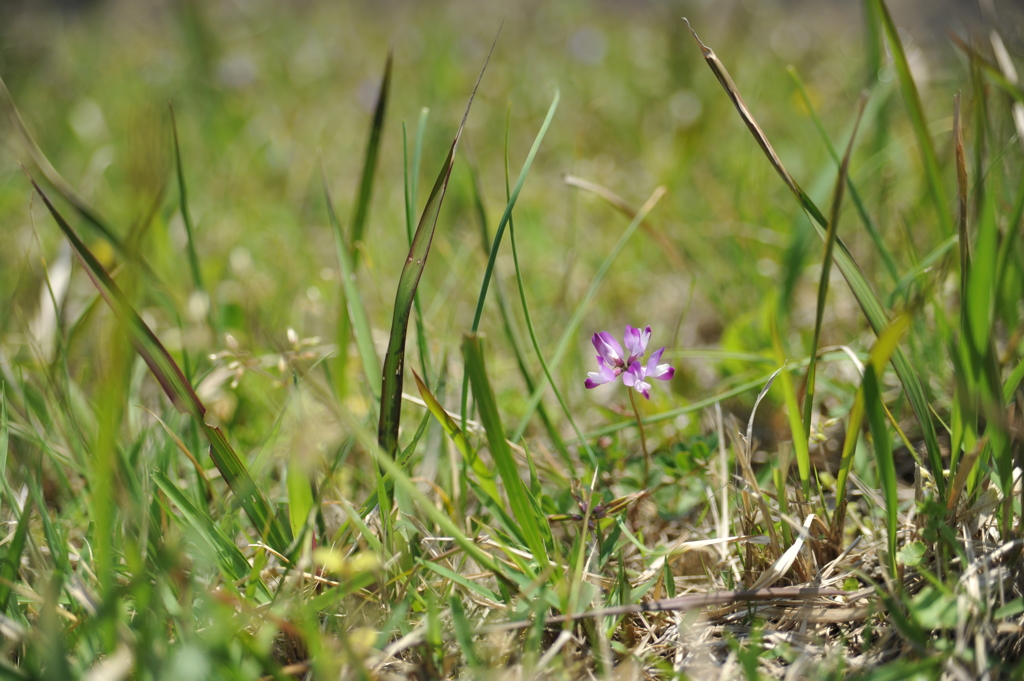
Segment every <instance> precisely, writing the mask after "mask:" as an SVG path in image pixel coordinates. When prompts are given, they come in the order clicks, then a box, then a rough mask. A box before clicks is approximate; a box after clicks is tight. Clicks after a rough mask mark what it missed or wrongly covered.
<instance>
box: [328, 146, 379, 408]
mask: <svg viewBox="0 0 1024 681" xmlns="http://www.w3.org/2000/svg"><path fill="white" fill-rule="evenodd" d="M320 178H321V180H322V182H323V187H324V202H325V203H326V204H327V215H328V217H329V218H330V221H331V229H332V230H333V231H334V246H335V250H336V251H337V254H338V266H339V267H340V268H341V288H342V292H343V293H344V298H345V310H346V313H347V317H348V320H349V324H350V328H351V329H352V334H353V335H354V336H355V340H356V348H357V350H358V351H359V360H360V361H361V362H362V364H363V374H364V375H365V376H366V382H367V384H368V385H369V387H370V393H371V394H372V395H373V398H374V399H375V400H377V399H380V391H381V381H380V375H379V374H378V373H377V372H378V371H379V367H380V360H379V359H378V358H377V351H376V350H375V349H374V347H373V335H372V332H371V331H370V321H369V320H368V319H367V317H366V309H365V308H364V307H363V298H362V296H361V294H360V293H359V285H358V284H357V282H356V279H355V272H356V271H355V265H354V263H353V262H352V259H351V256H350V252H349V250H348V248H346V247H345V241H344V235H343V234H342V231H341V223H339V222H338V216H337V214H336V213H335V212H334V202H333V201H332V200H331V190H330V188H329V187H328V186H327V174H326V173H325V172H324V169H323V165H321V166H320ZM345 340H346V341H347V337H346V339H345ZM338 352H339V353H345V348H344V347H339V348H338Z"/></svg>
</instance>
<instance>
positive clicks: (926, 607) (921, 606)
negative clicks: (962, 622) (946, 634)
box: [910, 586, 957, 631]
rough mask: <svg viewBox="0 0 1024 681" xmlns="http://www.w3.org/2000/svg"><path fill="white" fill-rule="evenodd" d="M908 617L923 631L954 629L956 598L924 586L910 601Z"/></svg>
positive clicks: (951, 594)
mask: <svg viewBox="0 0 1024 681" xmlns="http://www.w3.org/2000/svg"><path fill="white" fill-rule="evenodd" d="M910 616H911V617H913V618H914V620H915V621H916V622H917V624H918V625H919V626H920V627H921V628H922V629H925V630H928V631H931V630H935V629H955V628H956V624H957V596H956V594H953V593H946V592H943V591H940V590H938V589H936V588H935V587H932V586H926V587H924V588H923V589H921V590H920V591H919V592H918V593H916V594H914V597H913V598H911V599H910Z"/></svg>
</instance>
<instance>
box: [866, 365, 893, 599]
mask: <svg viewBox="0 0 1024 681" xmlns="http://www.w3.org/2000/svg"><path fill="white" fill-rule="evenodd" d="M863 393H864V400H863V403H864V413H865V415H866V416H867V419H868V426H869V427H870V429H871V440H872V444H873V445H874V450H875V464H876V466H877V467H878V480H879V482H880V483H881V487H882V498H883V499H884V500H885V520H886V529H887V533H886V535H887V540H888V542H887V543H888V547H889V550H888V556H886V558H887V559H888V563H889V576H890V578H891V579H895V578H896V532H897V529H898V523H897V511H898V505H899V500H898V499H897V498H896V463H895V461H894V459H893V455H892V439H891V437H890V435H889V428H888V427H887V426H886V423H885V410H884V409H883V408H882V394H881V390H880V389H879V386H878V378H877V377H876V374H875V366H874V363H870V364H868V365H867V366H865V367H864V383H863Z"/></svg>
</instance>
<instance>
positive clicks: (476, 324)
mask: <svg viewBox="0 0 1024 681" xmlns="http://www.w3.org/2000/svg"><path fill="white" fill-rule="evenodd" d="M560 99H561V93H560V92H559V91H558V88H555V96H554V97H553V98H552V100H551V106H549V107H548V113H547V115H546V116H545V117H544V122H543V123H541V126H540V130H539V131H538V132H537V136H536V137H535V138H534V140H533V146H532V147H530V152H529V153H528V154H527V155H526V160H525V161H524V162H523V167H522V169H521V170H520V171H519V178H518V179H517V180H516V187H515V189H514V190H512V196H511V197H510V198H509V200H508V204H507V205H506V206H505V212H504V213H503V214H502V216H501V220H500V221H499V222H498V229H497V230H495V232H494V240H493V241H492V243H491V253H490V255H489V256H488V258H487V267H486V268H485V269H484V278H483V281H482V282H481V284H480V295H479V296H478V297H477V299H476V312H475V313H473V325H472V326H471V327H470V333H476V332H477V331H478V330H479V328H480V318H481V317H482V316H483V312H484V301H485V300H486V299H487V288H488V286H489V285H490V283H491V273H492V272H493V271H494V263H495V261H496V260H497V259H498V249H499V248H500V247H501V238H502V236H504V234H505V226H506V225H507V224H508V219H509V216H510V215H512V209H513V208H514V207H515V205H516V201H517V200H518V199H519V192H520V191H522V189H523V184H524V183H525V182H526V176H527V175H528V174H529V173H530V168H531V167H532V166H533V159H534V157H536V156H537V151H538V150H539V149H540V144H541V142H542V141H544V136H545V135H546V134H547V132H548V127H549V126H550V125H551V120H552V119H553V118H554V116H555V110H556V109H558V102H559V100H560ZM468 385H469V379H468V378H466V377H463V379H462V410H461V412H460V414H461V417H462V419H461V420H462V425H463V427H465V425H466V404H467V402H468V400H469V393H468V391H467V389H466V388H467V387H468Z"/></svg>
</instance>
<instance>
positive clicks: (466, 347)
mask: <svg viewBox="0 0 1024 681" xmlns="http://www.w3.org/2000/svg"><path fill="white" fill-rule="evenodd" d="M462 356H463V360H464V361H465V366H466V373H467V374H468V375H469V379H470V381H471V383H472V387H473V395H474V397H475V398H476V406H477V411H478V412H479V413H480V420H481V422H482V423H483V426H484V430H485V431H486V433H487V444H488V445H489V447H490V450H491V456H492V457H493V458H494V464H495V466H496V467H497V469H498V474H499V475H500V476H501V480H502V482H503V483H504V484H505V493H506V494H507V495H508V501H509V506H511V508H512V513H513V514H514V515H515V518H516V520H517V521H518V522H519V528H520V529H521V530H522V533H523V536H524V538H525V539H526V544H527V546H529V547H530V552H531V553H533V556H534V558H535V559H536V560H537V562H538V563H539V564H540V568H541V570H544V569H546V568H547V567H548V565H549V562H548V552H547V547H546V545H545V539H546V538H548V535H549V533H548V532H546V531H545V530H547V529H548V526H547V522H546V519H545V518H544V516H543V515H542V514H541V513H539V511H538V509H537V505H536V502H532V501H531V500H530V498H529V491H528V490H527V489H526V486H525V485H524V484H523V481H522V478H520V477H519V468H518V466H517V465H516V462H515V458H514V457H513V456H512V448H511V447H510V446H509V444H508V441H507V440H506V439H505V429H504V427H503V426H502V424H501V416H500V415H499V414H498V402H497V400H496V399H495V397H494V391H493V390H492V388H491V382H490V378H488V376H487V366H486V363H485V362H484V352H483V345H482V343H481V339H480V337H479V336H478V335H476V334H472V333H469V334H466V335H465V336H463V339H462Z"/></svg>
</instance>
